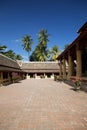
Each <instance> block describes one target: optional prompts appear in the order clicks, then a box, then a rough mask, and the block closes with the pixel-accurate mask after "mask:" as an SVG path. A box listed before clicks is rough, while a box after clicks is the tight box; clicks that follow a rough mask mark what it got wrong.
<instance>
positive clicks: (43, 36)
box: [30, 29, 49, 61]
mask: <svg viewBox="0 0 87 130" xmlns="http://www.w3.org/2000/svg"><path fill="white" fill-rule="evenodd" d="M48 37H49V34H48V33H47V30H46V29H42V30H41V31H40V32H39V34H38V45H37V46H36V48H35V50H34V51H33V53H32V54H31V56H30V61H46V60H47V58H48V50H47V43H48V42H49V40H48Z"/></svg>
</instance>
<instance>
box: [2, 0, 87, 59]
mask: <svg viewBox="0 0 87 130" xmlns="http://www.w3.org/2000/svg"><path fill="white" fill-rule="evenodd" d="M86 21H87V0H1V1H0V45H6V46H8V49H12V50H14V52H15V53H17V54H20V55H22V56H23V57H24V60H27V53H26V51H25V50H23V48H22V46H21V44H22V42H21V39H22V37H23V36H25V35H26V34H28V35H31V36H32V38H33V41H34V44H33V45H32V51H33V50H34V48H35V46H36V45H37V43H38V41H37V34H38V33H39V31H40V30H41V29H47V30H48V33H49V34H50V35H51V36H50V37H49V41H50V42H49V43H48V48H51V47H52V46H53V45H58V46H59V49H60V50H63V49H64V45H65V44H68V43H72V42H73V40H74V39H75V38H76V37H77V36H78V34H77V30H78V29H79V28H80V27H81V26H82V25H83V24H84V23H85V22H86Z"/></svg>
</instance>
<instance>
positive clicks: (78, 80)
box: [74, 79, 81, 90]
mask: <svg viewBox="0 0 87 130" xmlns="http://www.w3.org/2000/svg"><path fill="white" fill-rule="evenodd" d="M74 84H75V85H74V88H75V90H80V88H81V80H80V79H77V80H75V81H74Z"/></svg>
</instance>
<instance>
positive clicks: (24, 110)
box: [0, 79, 87, 130]
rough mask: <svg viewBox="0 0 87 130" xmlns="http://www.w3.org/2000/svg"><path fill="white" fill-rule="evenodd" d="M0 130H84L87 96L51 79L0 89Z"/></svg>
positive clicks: (32, 80) (85, 127)
mask: <svg viewBox="0 0 87 130" xmlns="http://www.w3.org/2000/svg"><path fill="white" fill-rule="evenodd" d="M0 130H87V93H85V92H83V91H79V92H76V91H74V90H73V89H72V87H71V86H69V85H67V84H65V83H63V82H55V81H54V80H53V79H26V80H22V81H20V82H18V83H14V84H11V85H8V86H2V87H0Z"/></svg>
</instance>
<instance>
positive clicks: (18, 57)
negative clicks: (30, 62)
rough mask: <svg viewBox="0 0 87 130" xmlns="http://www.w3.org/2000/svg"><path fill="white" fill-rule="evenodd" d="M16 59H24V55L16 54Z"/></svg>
mask: <svg viewBox="0 0 87 130" xmlns="http://www.w3.org/2000/svg"><path fill="white" fill-rule="evenodd" d="M15 59H16V60H23V57H22V56H21V55H19V54H17V55H15Z"/></svg>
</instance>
